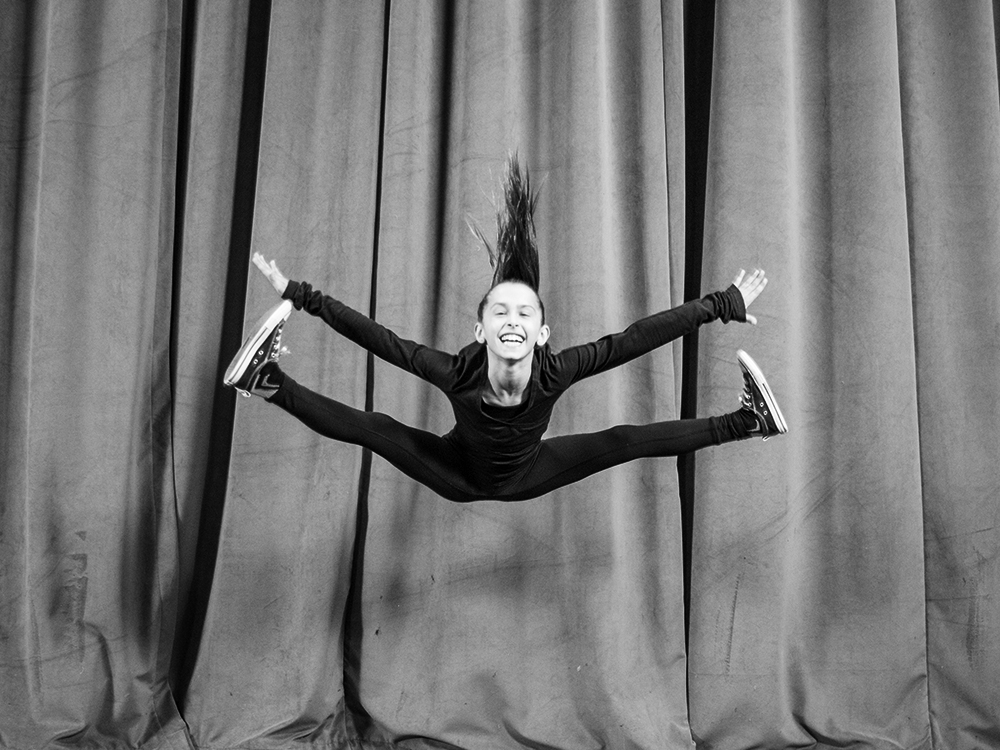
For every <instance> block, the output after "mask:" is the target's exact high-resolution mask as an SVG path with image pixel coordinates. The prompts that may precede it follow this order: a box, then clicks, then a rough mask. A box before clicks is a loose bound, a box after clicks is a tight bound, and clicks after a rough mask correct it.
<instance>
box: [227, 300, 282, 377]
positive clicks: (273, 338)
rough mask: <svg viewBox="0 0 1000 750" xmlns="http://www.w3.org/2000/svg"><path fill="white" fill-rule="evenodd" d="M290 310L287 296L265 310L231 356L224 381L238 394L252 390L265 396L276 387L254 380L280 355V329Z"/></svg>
mask: <svg viewBox="0 0 1000 750" xmlns="http://www.w3.org/2000/svg"><path fill="white" fill-rule="evenodd" d="M291 313H292V303H291V300H287V299H286V300H285V301H284V302H282V303H281V304H279V305H276V306H275V307H273V308H271V309H270V310H268V311H267V312H266V313H264V316H263V317H262V318H261V319H260V320H258V321H257V325H255V326H254V327H253V328H252V329H251V331H252V333H251V334H250V335H249V336H247V338H246V340H244V342H243V346H241V347H240V350H239V351H238V352H236V356H235V357H233V361H232V362H231V363H230V364H229V368H228V369H227V370H226V376H225V377H224V378H223V379H222V382H223V383H225V384H226V385H231V386H233V387H234V388H235V389H236V390H237V391H239V393H240V395H241V396H247V397H249V396H250V394H251V393H256V394H257V395H258V396H268V395H271V394H272V393H273V392H274V391H275V390H277V388H275V387H273V386H269V385H268V384H267V383H258V382H257V381H258V380H260V378H259V375H260V370H261V368H262V367H263V366H264V365H265V364H267V363H268V362H275V361H277V359H278V356H279V355H280V354H281V351H282V350H281V329H282V328H283V327H284V325H285V321H286V320H288V316H289V315H291ZM260 386H262V387H260Z"/></svg>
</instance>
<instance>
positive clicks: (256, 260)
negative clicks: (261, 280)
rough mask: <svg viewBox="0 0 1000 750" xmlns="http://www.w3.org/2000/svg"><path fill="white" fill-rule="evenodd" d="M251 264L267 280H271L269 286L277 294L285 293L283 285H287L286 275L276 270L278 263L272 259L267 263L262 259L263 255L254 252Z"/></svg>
mask: <svg viewBox="0 0 1000 750" xmlns="http://www.w3.org/2000/svg"><path fill="white" fill-rule="evenodd" d="M253 264H254V265H255V266H257V268H259V269H260V272H261V273H262V274H264V275H265V276H266V277H267V280H268V281H270V282H271V286H273V287H274V288H275V289H276V290H277V292H278V294H284V293H285V287H287V286H288V277H287V276H285V275H284V274H283V273H282V272H281V271H279V270H278V265H277V264H276V263H275V262H274V261H273V260H272V261H271V262H270V263H268V262H267V261H266V260H264V256H263V255H261V254H260V253H254V254H253Z"/></svg>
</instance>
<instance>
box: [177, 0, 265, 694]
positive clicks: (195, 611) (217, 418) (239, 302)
mask: <svg viewBox="0 0 1000 750" xmlns="http://www.w3.org/2000/svg"><path fill="white" fill-rule="evenodd" d="M270 24H271V0H250V4H249V10H248V22H247V44H246V56H245V59H244V67H243V96H242V101H241V104H240V128H239V139H238V141H237V147H236V173H235V176H234V180H233V183H234V189H233V212H232V223H231V227H230V234H229V238H230V239H229V262H228V264H227V273H226V289H225V301H224V305H223V313H222V333H221V337H220V342H219V351H220V353H221V355H222V356H220V358H219V361H218V363H217V366H216V376H215V384H216V385H215V398H214V400H213V402H212V416H211V430H210V437H209V444H208V450H209V456H210V460H209V464H208V469H207V471H206V475H205V490H204V493H203V495H202V502H201V519H200V525H199V528H198V546H197V549H196V552H195V565H194V577H193V579H192V581H191V592H190V594H189V596H188V606H187V608H186V615H185V617H184V618H183V620H182V621H181V622H180V623H178V631H179V632H180V634H181V637H180V638H178V643H183V644H185V646H186V652H185V654H184V657H183V659H184V662H183V667H182V668H181V669H180V674H179V676H178V681H177V685H176V686H175V695H176V697H177V700H178V704H179V705H183V702H184V696H185V693H186V692H187V687H188V684H189V682H190V680H191V675H192V673H193V671H194V666H195V661H196V659H197V656H198V646H199V644H200V642H201V637H202V631H203V629H204V626H205V617H206V614H207V612H208V603H209V597H210V594H211V589H212V580H213V578H214V575H215V562H216V557H217V555H218V551H219V535H220V532H221V530H222V517H223V510H224V508H225V499H226V490H227V487H228V483H229V462H230V457H231V454H232V447H233V427H234V424H235V417H236V397H237V396H236V391H234V390H233V389H231V388H224V387H223V385H222V378H223V376H224V375H225V371H226V367H227V366H228V364H229V358H230V357H232V356H233V355H234V354H235V353H236V350H237V349H239V347H240V343H241V342H242V339H243V317H244V315H245V313H246V291H247V274H248V273H249V270H250V244H251V240H252V239H253V217H254V200H255V195H256V190H257V157H258V153H259V151H260V130H261V117H262V114H263V107H264V79H265V72H266V69H267V45H268V34H269V31H270Z"/></svg>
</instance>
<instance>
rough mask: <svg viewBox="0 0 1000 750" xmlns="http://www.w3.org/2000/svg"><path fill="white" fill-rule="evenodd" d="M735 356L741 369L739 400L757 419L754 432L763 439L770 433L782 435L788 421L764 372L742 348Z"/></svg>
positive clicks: (770, 434)
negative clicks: (741, 378) (741, 387)
mask: <svg viewBox="0 0 1000 750" xmlns="http://www.w3.org/2000/svg"><path fill="white" fill-rule="evenodd" d="M736 358H737V360H738V361H739V363H740V368H741V369H742V370H743V395H742V396H741V397H740V402H741V403H742V404H743V408H744V409H748V410H750V411H752V412H753V415H754V417H756V419H757V426H758V429H757V430H755V431H754V432H759V433H760V434H761V435H763V436H764V440H767V439H768V438H769V437H771V436H772V435H784V434H785V433H786V432H788V423H787V422H786V421H785V417H784V416H783V415H782V414H781V409H780V408H779V407H778V401H777V400H776V399H775V398H774V394H773V393H771V389H770V387H769V386H768V385H767V380H766V379H765V378H764V373H762V372H761V371H760V368H759V367H758V366H757V363H756V362H754V361H753V358H752V357H751V356H750V355H749V354H747V353H746V352H745V351H743V350H742V349H740V350H739V351H738V352H736Z"/></svg>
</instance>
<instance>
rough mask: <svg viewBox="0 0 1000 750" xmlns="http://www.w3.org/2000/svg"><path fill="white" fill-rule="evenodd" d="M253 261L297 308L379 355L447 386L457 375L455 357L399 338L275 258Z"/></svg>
mask: <svg viewBox="0 0 1000 750" xmlns="http://www.w3.org/2000/svg"><path fill="white" fill-rule="evenodd" d="M252 260H253V263H254V265H255V266H257V268H258V269H260V272H261V273H262V274H264V276H265V277H266V278H267V280H268V281H269V282H270V283H271V286H273V287H274V289H275V290H276V291H277V292H278V293H279V294H280V295H281V296H282V298H284V299H290V300H291V301H292V304H294V305H295V307H296V309H298V310H305V311H306V312H307V313H309V314H310V315H315V316H316V317H318V318H321V319H322V320H323V321H325V322H326V323H327V324H328V325H329V326H330V327H331V328H333V329H334V330H335V331H337V333H340V334H341V335H343V336H344V337H345V338H347V339H349V340H351V341H353V342H354V343H355V344H358V345H359V346H361V347H364V348H365V349H367V350H368V351H370V352H371V353H372V354H374V355H375V356H376V357H378V358H379V359H382V360H385V361H386V362H388V363H389V364H392V365H395V366H396V367H399V368H401V369H403V370H406V371H407V372H410V373H413V374H414V375H416V376H418V377H420V378H423V379H424V380H427V381H428V382H430V383H431V384H433V385H435V386H437V387H438V388H441V389H442V390H448V388H449V385H450V382H451V379H452V378H453V377H454V370H455V358H454V357H453V356H452V355H450V354H447V353H445V352H441V351H438V350H436V349H431V348H430V347H427V346H424V345H423V344H418V343H416V342H414V341H409V340H408V339H404V338H400V337H399V336H397V335H396V334H395V333H393V332H392V331H390V330H389V329H388V328H386V327H385V326H383V325H382V324H381V323H376V322H375V321H374V320H372V319H371V318H369V317H367V316H366V315H362V314H361V313H359V312H358V311H357V310H354V309H352V308H350V307H348V306H347V305H345V304H344V303H343V302H340V301H339V300H335V299H333V298H332V297H328V296H327V295H325V294H323V293H322V292H319V291H314V290H313V288H312V287H311V286H310V285H309V284H306V283H305V282H296V281H290V280H289V279H288V277H287V276H285V275H284V274H283V273H282V272H281V271H280V270H278V265H277V263H275V261H273V260H272V261H271V262H268V261H266V260H265V259H264V256H263V255H261V254H260V253H254V254H253V258H252Z"/></svg>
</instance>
